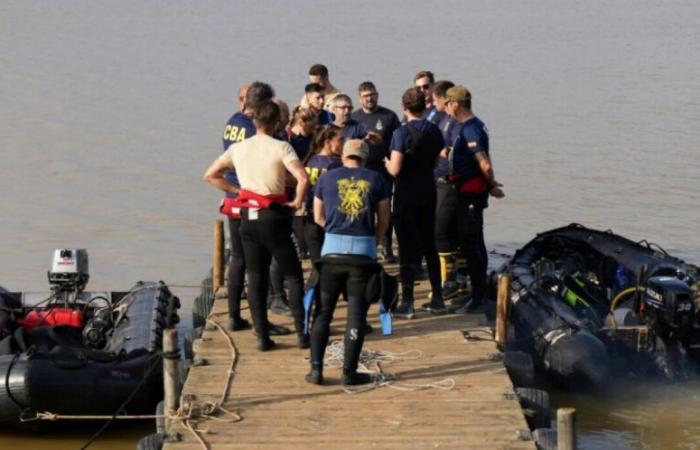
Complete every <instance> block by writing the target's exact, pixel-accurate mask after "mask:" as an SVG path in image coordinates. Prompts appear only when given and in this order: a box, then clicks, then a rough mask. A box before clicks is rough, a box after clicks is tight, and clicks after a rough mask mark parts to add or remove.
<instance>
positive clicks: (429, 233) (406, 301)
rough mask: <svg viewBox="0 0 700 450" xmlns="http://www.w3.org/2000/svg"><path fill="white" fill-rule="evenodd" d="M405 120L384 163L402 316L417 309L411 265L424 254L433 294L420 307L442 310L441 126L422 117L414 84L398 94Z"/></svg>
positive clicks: (421, 98)
mask: <svg viewBox="0 0 700 450" xmlns="http://www.w3.org/2000/svg"><path fill="white" fill-rule="evenodd" d="M401 102H402V104H403V109H404V114H405V115H406V117H407V118H408V123H407V124H406V125H402V126H401V127H400V128H398V129H397V130H396V131H395V132H394V135H393V137H392V138H391V143H390V144H389V148H390V149H391V158H390V159H389V160H388V161H387V163H386V168H387V171H388V172H389V174H390V175H392V176H393V177H394V178H395V180H396V184H395V186H394V199H393V201H392V219H393V221H394V226H395V227H396V236H397V238H398V241H399V264H400V268H399V271H400V276H401V302H400V304H399V306H398V307H397V308H396V310H395V311H394V315H395V316H396V317H400V318H407V319H412V318H413V317H414V314H415V310H414V305H413V303H414V297H413V284H414V281H415V278H416V269H415V267H416V266H418V265H419V264H420V258H421V256H424V257H425V260H426V262H427V265H428V274H429V278H430V286H431V290H432V295H431V299H430V303H427V304H424V305H423V308H424V309H425V310H427V311H430V312H431V313H434V314H444V313H445V312H446V309H445V305H444V302H443V299H442V287H441V284H440V261H439V259H438V254H437V249H436V248H435V196H436V193H435V180H434V178H433V168H434V167H435V163H436V161H437V158H438V155H439V154H440V152H441V151H442V149H443V148H444V147H445V141H444V139H443V137H442V133H441V132H440V129H439V128H438V127H437V126H436V125H434V124H433V123H431V122H429V121H428V120H427V119H423V118H421V117H422V116H423V114H424V112H425V97H424V95H423V93H422V92H421V91H419V90H418V89H416V88H410V89H408V90H406V92H405V93H404V94H403V96H402V98H401Z"/></svg>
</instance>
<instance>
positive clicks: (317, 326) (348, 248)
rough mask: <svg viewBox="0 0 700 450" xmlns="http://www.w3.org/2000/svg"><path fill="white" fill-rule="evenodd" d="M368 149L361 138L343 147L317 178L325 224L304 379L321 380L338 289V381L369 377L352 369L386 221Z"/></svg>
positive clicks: (384, 199)
mask: <svg viewBox="0 0 700 450" xmlns="http://www.w3.org/2000/svg"><path fill="white" fill-rule="evenodd" d="M368 155H369V150H368V148H367V144H366V143H364V142H363V141H361V140H357V139H353V140H349V141H347V142H346V143H345V145H344V146H343V157H342V160H343V167H340V168H337V169H333V170H331V171H329V172H327V173H326V174H324V175H323V176H321V178H320V179H319V180H318V183H317V185H316V189H315V192H314V219H315V221H316V223H317V224H318V225H319V226H322V227H324V228H325V231H326V239H325V241H324V244H323V250H322V258H321V263H322V264H321V269H320V270H321V273H320V290H321V295H320V309H319V313H318V316H317V318H316V321H315V322H314V324H313V328H312V331H311V370H310V372H309V373H308V374H307V375H306V381H308V382H309V383H313V384H322V383H323V356H324V353H325V350H326V346H327V345H328V336H329V332H330V323H331V320H332V319H333V312H334V311H335V306H336V304H337V302H338V297H339V296H340V293H341V292H347V300H348V318H347V327H346V330H345V341H344V343H345V355H344V359H343V377H342V380H341V382H342V384H344V385H356V384H364V383H368V382H370V381H371V380H370V376H369V374H366V373H358V372H357V366H358V363H359V358H360V352H361V351H362V344H363V342H364V336H365V333H366V330H367V327H366V325H367V309H368V307H369V299H368V298H367V297H366V294H365V292H366V285H367V283H368V281H369V279H370V277H371V276H372V274H373V273H374V272H375V271H376V270H377V265H376V259H377V246H376V243H377V242H378V241H379V239H380V238H381V236H382V235H383V234H384V232H385V231H386V227H387V226H388V223H389V199H388V193H387V192H386V189H385V184H384V182H383V180H382V178H381V176H380V175H379V174H378V173H376V172H374V171H372V170H369V169H365V168H363V167H362V165H363V164H364V162H365V161H366V160H367V157H368Z"/></svg>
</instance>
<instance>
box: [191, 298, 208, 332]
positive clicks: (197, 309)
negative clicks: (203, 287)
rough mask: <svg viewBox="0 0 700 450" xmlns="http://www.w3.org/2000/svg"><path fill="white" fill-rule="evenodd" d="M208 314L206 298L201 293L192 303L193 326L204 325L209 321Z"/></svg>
mask: <svg viewBox="0 0 700 450" xmlns="http://www.w3.org/2000/svg"><path fill="white" fill-rule="evenodd" d="M208 315H209V314H208V309H207V308H206V306H205V298H204V297H203V296H201V295H200V296H199V297H197V298H195V299H194V304H193V305H192V326H193V327H194V328H198V327H203V326H204V325H205V324H206V323H207V316H208Z"/></svg>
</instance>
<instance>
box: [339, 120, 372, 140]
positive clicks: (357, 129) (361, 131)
mask: <svg viewBox="0 0 700 450" xmlns="http://www.w3.org/2000/svg"><path fill="white" fill-rule="evenodd" d="M367 133H369V128H367V125H365V124H364V123H362V122H358V121H357V120H355V119H350V120H348V122H347V123H346V124H345V126H344V127H343V137H345V139H364V137H365V136H367Z"/></svg>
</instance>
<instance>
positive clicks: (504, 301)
mask: <svg viewBox="0 0 700 450" xmlns="http://www.w3.org/2000/svg"><path fill="white" fill-rule="evenodd" d="M509 309H510V274H509V273H502V274H500V275H499V276H498V295H497V303H496V345H497V346H498V349H499V350H501V351H503V350H504V349H505V346H506V342H508V313H509Z"/></svg>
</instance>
